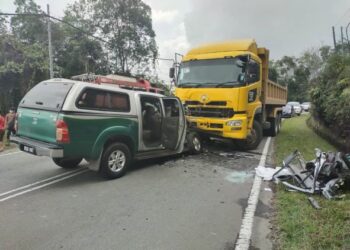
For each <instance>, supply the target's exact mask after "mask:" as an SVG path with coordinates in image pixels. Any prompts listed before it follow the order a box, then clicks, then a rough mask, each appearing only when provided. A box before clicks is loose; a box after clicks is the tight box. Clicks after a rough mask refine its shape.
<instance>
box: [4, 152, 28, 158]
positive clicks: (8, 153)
mask: <svg viewBox="0 0 350 250" xmlns="http://www.w3.org/2000/svg"><path fill="white" fill-rule="evenodd" d="M19 153H23V152H22V151H16V152H12V153H7V154H1V155H0V157H3V156H8V155H14V154H19Z"/></svg>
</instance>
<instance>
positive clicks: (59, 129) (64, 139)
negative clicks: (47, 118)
mask: <svg viewBox="0 0 350 250" xmlns="http://www.w3.org/2000/svg"><path fill="white" fill-rule="evenodd" d="M56 141H57V142H59V143H69V142H70V138H69V129H68V126H67V123H65V122H64V121H63V120H57V121H56Z"/></svg>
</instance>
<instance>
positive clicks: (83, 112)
mask: <svg viewBox="0 0 350 250" xmlns="http://www.w3.org/2000/svg"><path fill="white" fill-rule="evenodd" d="M17 119H18V122H17V126H18V131H17V135H16V137H14V138H13V141H15V142H16V143H17V144H18V145H19V148H20V150H22V151H24V152H27V153H30V154H34V155H37V156H49V157H51V158H52V159H53V161H54V162H55V163H56V165H58V166H60V167H63V168H73V167H76V166H77V165H79V163H80V162H81V161H82V159H85V160H86V161H87V162H89V164H88V166H89V168H90V169H92V170H95V171H99V172H100V173H101V174H102V175H103V176H105V177H107V178H117V177H121V176H122V175H124V174H125V172H126V171H127V169H128V167H129V166H130V164H131V163H132V162H133V160H135V159H137V160H140V159H148V158H155V157H163V156H167V155H174V154H178V153H181V152H183V151H184V150H190V151H192V152H194V153H199V152H200V151H201V149H202V145H201V141H200V138H199V137H198V135H197V134H196V132H194V131H190V130H189V129H188V128H187V122H186V118H185V115H184V109H183V107H182V104H181V102H180V101H179V99H177V98H175V97H166V96H163V95H159V94H154V93H149V92H139V91H133V90H127V89H122V88H119V87H116V86H113V85H108V84H106V85H97V84H92V83H86V82H80V81H72V80H67V79H51V80H47V81H44V82H41V83H39V84H37V85H36V86H35V87H34V88H33V89H31V90H30V91H29V92H28V93H27V94H26V95H25V96H24V98H23V99H22V100H21V102H20V104H19V107H18V118H17Z"/></svg>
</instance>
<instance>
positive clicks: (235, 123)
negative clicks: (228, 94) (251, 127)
mask: <svg viewBox="0 0 350 250" xmlns="http://www.w3.org/2000/svg"><path fill="white" fill-rule="evenodd" d="M226 125H227V126H230V127H240V126H242V120H232V121H228V122H226Z"/></svg>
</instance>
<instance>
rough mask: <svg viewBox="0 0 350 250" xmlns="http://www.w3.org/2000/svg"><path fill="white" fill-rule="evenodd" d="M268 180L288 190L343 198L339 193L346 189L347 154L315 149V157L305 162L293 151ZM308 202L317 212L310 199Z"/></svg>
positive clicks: (349, 178) (348, 183)
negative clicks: (278, 183) (270, 179)
mask: <svg viewBox="0 0 350 250" xmlns="http://www.w3.org/2000/svg"><path fill="white" fill-rule="evenodd" d="M258 170H260V169H257V173H258ZM270 172H271V171H270ZM270 172H269V173H270ZM272 179H273V180H274V181H276V182H281V183H282V184H283V185H285V186H286V187H287V188H288V189H289V190H295V191H300V192H303V193H307V194H315V193H318V194H323V196H324V197H325V198H327V199H339V198H343V197H344V195H342V194H341V193H342V191H343V190H344V189H345V188H350V154H343V153H341V152H337V153H334V152H322V151H321V150H320V149H316V158H315V159H314V160H312V161H310V162H305V160H304V159H303V157H302V154H301V153H300V152H299V151H298V150H296V151H294V152H293V153H292V154H290V155H289V156H288V157H287V158H285V160H284V161H283V166H282V167H281V168H279V169H278V170H277V171H276V172H275V173H274V174H273V176H272ZM309 200H310V199H309ZM310 202H311V204H312V205H313V206H314V207H315V208H317V209H319V208H318V207H319V206H318V204H316V203H315V201H314V200H310Z"/></svg>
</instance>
